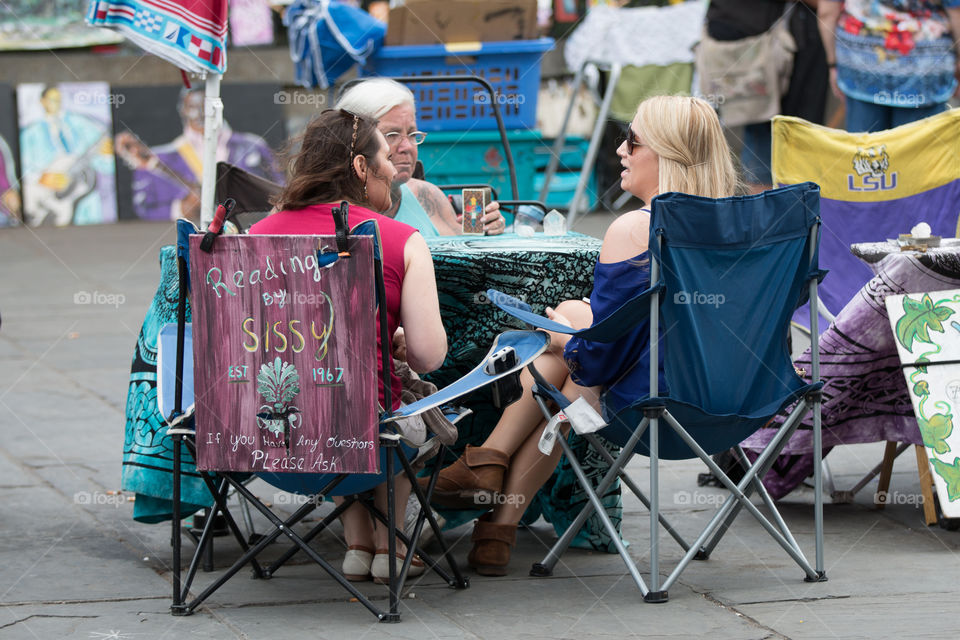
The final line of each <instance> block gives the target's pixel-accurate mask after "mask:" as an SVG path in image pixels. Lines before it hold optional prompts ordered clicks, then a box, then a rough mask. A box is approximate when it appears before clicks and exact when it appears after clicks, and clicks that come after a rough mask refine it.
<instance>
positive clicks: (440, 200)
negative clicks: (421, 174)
mask: <svg viewBox="0 0 960 640" xmlns="http://www.w3.org/2000/svg"><path fill="white" fill-rule="evenodd" d="M414 194H415V195H416V196H417V200H419V201H420V204H421V205H422V206H423V210H424V211H426V212H427V216H429V218H430V222H432V223H433V225H434V226H435V227H436V228H437V231H439V232H440V235H443V236H450V235H459V233H460V225H459V224H457V216H456V214H455V213H454V212H453V207H452V206H451V205H450V202H449V201H448V200H447V199H446V198H445V197H444V195H443V192H442V191H440V190H439V189H437V188H436V187H434V186H433V185H430V184H428V183H421V184H419V185H417V187H416V190H415V191H414Z"/></svg>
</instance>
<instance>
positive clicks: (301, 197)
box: [273, 109, 380, 211]
mask: <svg viewBox="0 0 960 640" xmlns="http://www.w3.org/2000/svg"><path fill="white" fill-rule="evenodd" d="M299 142H300V150H299V151H297V152H296V153H295V154H293V156H292V158H291V159H290V161H289V162H288V163H287V167H288V172H289V179H288V180H287V184H286V186H285V187H284V188H283V190H282V191H281V192H280V194H279V195H278V196H277V197H276V199H275V200H274V202H273V204H274V206H275V207H276V209H277V210H278V211H283V210H289V209H303V208H305V207H308V206H310V205H313V204H320V203H326V202H338V201H340V200H349V201H351V202H355V203H357V204H363V205H368V204H369V202H368V199H367V194H366V188H365V187H366V184H365V183H364V181H363V180H362V179H361V178H360V177H359V176H358V175H357V173H356V171H354V168H353V159H354V158H355V157H356V156H358V155H362V156H363V157H365V158H366V159H367V164H368V166H369V167H370V168H371V170H372V171H378V170H379V168H380V167H379V166H378V164H377V159H376V155H377V151H379V150H380V140H379V138H378V136H377V124H376V122H375V121H373V120H371V119H369V118H365V117H363V116H358V115H356V114H353V113H350V112H349V111H344V110H343V109H327V110H326V111H323V112H322V113H321V114H320V115H319V116H317V117H316V118H314V119H313V120H312V121H311V122H310V124H308V125H307V128H306V130H305V131H304V132H303V135H302V136H300V138H299Z"/></svg>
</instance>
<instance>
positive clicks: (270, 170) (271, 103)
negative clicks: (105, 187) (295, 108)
mask: <svg viewBox="0 0 960 640" xmlns="http://www.w3.org/2000/svg"><path fill="white" fill-rule="evenodd" d="M120 91H121V92H122V94H123V95H124V97H125V100H124V102H123V104H121V105H118V110H117V123H118V124H117V129H118V130H119V133H118V134H117V136H116V140H115V147H116V152H117V157H118V158H120V159H122V161H123V162H121V163H120V167H119V168H118V174H119V182H118V185H119V198H120V217H121V218H126V217H131V218H139V219H141V220H153V221H170V220H176V219H178V218H186V219H188V220H192V221H194V222H199V218H200V216H199V213H200V183H201V182H202V175H203V164H202V154H203V128H204V114H203V102H204V97H203V89H202V88H194V89H192V90H186V89H182V90H179V91H178V90H177V89H176V88H173V87H140V88H129V89H121V90H120ZM275 91H276V88H274V87H272V86H270V85H224V86H223V87H222V96H223V104H224V122H223V126H222V128H221V131H220V139H219V141H218V144H217V161H218V162H229V163H230V164H233V165H235V166H237V167H240V168H242V169H245V170H246V171H249V172H251V173H253V174H256V175H258V176H261V177H264V178H267V179H269V180H272V181H275V182H279V181H281V177H280V173H279V171H278V165H277V161H276V158H275V154H274V151H273V148H271V145H273V147H274V148H276V147H279V146H280V144H282V142H283V140H284V137H285V135H286V129H285V127H284V124H283V113H282V111H281V108H280V105H279V104H278V103H277V102H276V101H275V100H274V95H275ZM234 124H237V127H238V128H236V129H235V128H234V126H232V125H234ZM240 127H242V128H243V129H245V130H246V131H251V130H252V131H255V132H256V133H248V132H242V131H240V130H239V128H240Z"/></svg>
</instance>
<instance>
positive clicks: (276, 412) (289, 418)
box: [257, 357, 300, 453]
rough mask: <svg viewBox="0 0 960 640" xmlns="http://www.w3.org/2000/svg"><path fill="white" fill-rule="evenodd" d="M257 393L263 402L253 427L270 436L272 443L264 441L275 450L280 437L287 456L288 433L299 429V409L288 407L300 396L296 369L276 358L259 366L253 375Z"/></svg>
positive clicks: (288, 450) (288, 448)
mask: <svg viewBox="0 0 960 640" xmlns="http://www.w3.org/2000/svg"><path fill="white" fill-rule="evenodd" d="M257 392H258V393H260V395H262V396H263V399H264V400H265V401H266V404H264V405H261V407H260V409H259V411H258V412H257V425H258V426H259V427H260V429H262V430H265V431H267V432H269V433H270V434H271V435H272V436H273V438H274V439H273V440H269V441H268V444H269V445H270V446H274V447H279V446H280V444H279V442H280V436H281V435H282V436H283V446H284V448H285V449H286V450H287V453H289V452H290V429H296V428H297V427H299V426H300V409H298V408H297V407H295V406H294V405H293V404H292V403H293V399H294V398H296V397H297V394H299V393H300V374H299V373H297V368H296V367H295V366H293V365H292V364H290V363H289V362H282V361H281V360H280V358H279V357H278V358H277V359H276V360H274V361H273V363H272V364H271V363H265V364H263V365H261V366H260V373H259V374H257ZM265 440H267V439H266V438H265Z"/></svg>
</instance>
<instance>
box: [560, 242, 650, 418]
mask: <svg viewBox="0 0 960 640" xmlns="http://www.w3.org/2000/svg"><path fill="white" fill-rule="evenodd" d="M649 286H650V256H649V253H648V252H646V251H644V252H643V253H641V254H640V255H638V256H634V257H633V258H630V259H628V260H623V261H621V262H609V263H606V262H599V261H598V262H597V265H596V267H594V271H593V292H592V293H591V294H590V308H591V310H592V311H593V322H594V324H596V323H598V322H600V321H601V320H603V319H605V318H607V317H608V316H609V315H610V314H612V313H613V312H614V311H616V310H617V309H618V308H620V306H621V305H622V304H623V303H624V302H626V301H627V300H630V299H631V298H633V297H634V296H636V295H637V294H638V293H640V292H642V291H645V290H646V289H647V288H648V287H649ZM563 356H564V359H565V360H566V362H567V366H568V367H569V368H570V377H571V379H573V381H574V382H576V383H577V384H579V385H581V386H584V387H593V386H600V387H603V395H602V396H601V398H602V401H603V408H604V413H605V414H606V416H607V417H609V416H610V415H612V414H615V413H616V412H618V411H620V410H621V409H623V408H624V407H626V406H627V405H629V404H630V403H632V402H634V401H635V400H637V399H638V398H642V397H644V396H647V395H649V393H650V322H649V320H643V321H642V322H640V323H639V324H637V325H636V326H635V327H634V328H633V329H631V330H630V331H629V332H628V333H626V334H625V335H623V336H621V337H620V338H619V339H618V340H617V341H616V342H607V343H604V342H592V341H590V340H585V339H582V338H571V339H570V340H569V341H568V342H567V346H566V348H565V349H564V353H563ZM659 360H660V362H659V364H660V376H659V379H660V383H659V390H660V393H661V394H666V392H667V385H666V380H665V379H664V376H663V352H662V350H661V351H660V357H659Z"/></svg>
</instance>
